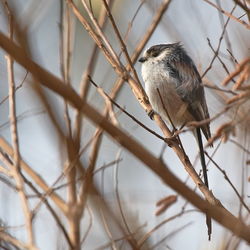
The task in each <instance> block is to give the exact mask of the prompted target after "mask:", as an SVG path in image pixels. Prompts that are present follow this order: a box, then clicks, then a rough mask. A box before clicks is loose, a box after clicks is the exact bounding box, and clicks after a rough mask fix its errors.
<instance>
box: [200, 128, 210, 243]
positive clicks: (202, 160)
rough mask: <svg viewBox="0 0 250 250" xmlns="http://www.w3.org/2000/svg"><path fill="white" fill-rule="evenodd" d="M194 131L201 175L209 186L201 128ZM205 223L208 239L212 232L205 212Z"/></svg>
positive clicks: (208, 217)
mask: <svg viewBox="0 0 250 250" xmlns="http://www.w3.org/2000/svg"><path fill="white" fill-rule="evenodd" d="M196 133H197V141H198V145H199V149H200V160H201V166H202V171H203V176H204V183H205V185H206V186H207V188H209V185H208V178H207V167H206V161H205V155H204V149H203V143H202V137H201V129H200V128H196ZM206 224H207V232H208V240H210V239H211V234H212V221H211V217H210V216H209V215H208V214H206Z"/></svg>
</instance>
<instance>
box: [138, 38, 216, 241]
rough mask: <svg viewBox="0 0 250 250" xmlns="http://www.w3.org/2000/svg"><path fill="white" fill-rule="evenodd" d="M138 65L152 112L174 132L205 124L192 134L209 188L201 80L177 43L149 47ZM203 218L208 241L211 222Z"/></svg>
mask: <svg viewBox="0 0 250 250" xmlns="http://www.w3.org/2000/svg"><path fill="white" fill-rule="evenodd" d="M139 62H140V63H142V66H141V75H142V79H143V81H144V83H145V91H146V94H147V96H148V99H149V102H150V104H151V106H152V109H153V112H156V113H158V114H159V115H160V116H161V117H162V118H163V119H164V120H165V121H167V122H168V123H170V125H172V126H174V128H182V127H184V126H185V125H186V124H187V123H188V122H192V121H198V122H200V121H203V120H206V121H208V122H206V123H202V125H200V126H199V127H196V128H195V129H194V130H193V133H194V135H195V138H196V140H197V142H198V146H199V150H200V160H201V165H202V170H203V176H204V183H205V185H206V186H207V188H209V184H208V177H207V169H206V162H205V157H204V149H203V142H202V135H201V131H202V133H203V135H204V136H205V138H206V139H207V140H209V138H211V132H210V124H209V119H210V117H209V112H208V107H207V103H206V98H205V93H204V87H203V85H202V80H201V77H200V74H199V72H198V70H197V68H196V66H195V64H194V62H193V60H192V59H191V57H190V56H189V55H188V54H187V52H186V51H185V49H184V48H183V46H182V44H181V43H180V42H177V43H171V44H157V45H154V46H152V47H150V48H149V49H147V50H145V52H144V53H143V55H142V57H141V58H140V59H139ZM149 115H150V116H151V115H152V113H151V112H150V113H149ZM206 217H207V227H208V235H209V239H210V235H211V230H212V227H211V218H210V217H209V216H208V215H207V216H206Z"/></svg>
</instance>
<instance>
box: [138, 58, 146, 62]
mask: <svg viewBox="0 0 250 250" xmlns="http://www.w3.org/2000/svg"><path fill="white" fill-rule="evenodd" d="M145 61H147V58H146V57H145V56H142V57H141V58H140V59H139V60H138V62H140V63H143V62H145Z"/></svg>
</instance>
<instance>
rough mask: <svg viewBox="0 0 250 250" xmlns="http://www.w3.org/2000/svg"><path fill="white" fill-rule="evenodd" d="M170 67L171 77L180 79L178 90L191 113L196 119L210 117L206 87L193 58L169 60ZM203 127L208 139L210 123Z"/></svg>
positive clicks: (200, 119)
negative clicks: (202, 82)
mask: <svg viewBox="0 0 250 250" xmlns="http://www.w3.org/2000/svg"><path fill="white" fill-rule="evenodd" d="M187 60H188V62H187ZM168 67H169V69H170V75H171V77H174V78H176V79H177V80H178V81H177V82H178V83H179V84H177V86H176V91H177V93H178V94H179V96H180V97H181V99H182V100H183V101H184V102H185V103H187V104H188V111H189V112H190V114H191V115H192V116H193V117H194V119H195V120H196V121H202V120H204V119H208V118H209V113H208V108H207V103H206V99H205V94H204V88H203V86H202V84H201V78H200V75H199V73H198V71H197V69H196V67H195V65H194V63H193V61H192V60H191V58H190V57H188V56H186V58H185V61H184V62H181V61H177V60H174V61H171V62H168ZM194 100H195V101H194ZM201 129H202V132H203V134H204V135H205V137H206V139H209V138H210V137H211V133H210V128H209V123H207V124H205V125H203V126H201Z"/></svg>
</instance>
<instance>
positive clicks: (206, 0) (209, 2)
mask: <svg viewBox="0 0 250 250" xmlns="http://www.w3.org/2000/svg"><path fill="white" fill-rule="evenodd" d="M203 1H205V2H207V3H208V4H210V5H211V6H213V7H214V8H216V9H217V10H218V11H220V12H221V13H222V14H224V15H226V16H227V17H229V18H231V19H233V20H235V21H237V22H239V23H240V24H242V25H244V27H246V28H247V29H250V25H249V24H248V23H246V22H245V21H243V20H241V19H239V18H237V17H235V16H233V15H232V14H231V13H229V12H227V11H225V10H223V9H222V8H220V7H219V6H217V5H216V4H214V3H212V2H211V1H209V0H203Z"/></svg>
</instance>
